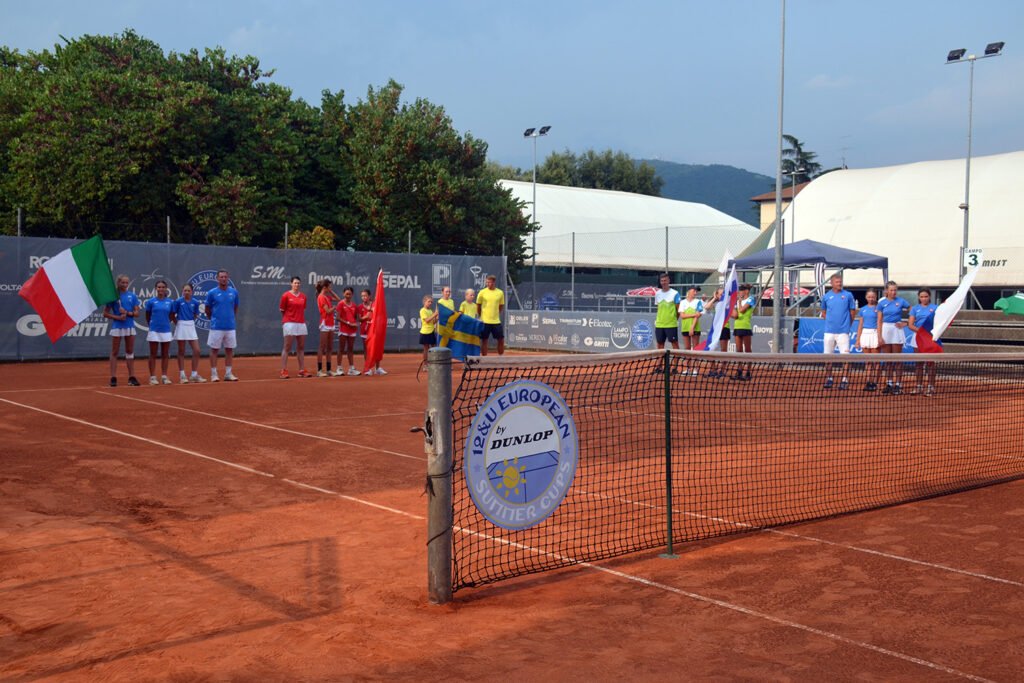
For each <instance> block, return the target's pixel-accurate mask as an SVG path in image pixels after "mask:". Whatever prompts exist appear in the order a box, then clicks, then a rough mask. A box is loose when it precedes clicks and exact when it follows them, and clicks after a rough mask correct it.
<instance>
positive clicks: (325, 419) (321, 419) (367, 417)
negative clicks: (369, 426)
mask: <svg viewBox="0 0 1024 683" xmlns="http://www.w3.org/2000/svg"><path fill="white" fill-rule="evenodd" d="M406 415H419V416H421V417H422V416H423V411H422V410H412V411H408V412H404V413H374V414H372V415H370V414H367V415H340V416H336V415H332V416H330V417H307V418H303V419H301V420H268V421H267V422H264V423H263V424H268V425H280V424H295V423H298V422H328V421H330V422H337V421H340V420H370V419H374V418H378V417H405V416H406Z"/></svg>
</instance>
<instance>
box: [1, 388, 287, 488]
mask: <svg viewBox="0 0 1024 683" xmlns="http://www.w3.org/2000/svg"><path fill="white" fill-rule="evenodd" d="M0 401H2V402H3V403H9V404H11V405H12V406H18V407H19V408H25V409H26V410H34V411H36V412H37V413H43V414H44V415H50V416H52V417H56V418H60V419H61V420H67V421H68V422H76V423H78V424H80V425H85V426H86V427H94V428H96V429H102V430H103V431H105V432H110V433H111V434H117V435H118V436H124V437H127V438H129V439H135V440H136V441H143V442H145V443H148V444H152V445H154V446H160V447H162V448H170V449H171V450H174V451H178V452H179V453H184V454H186V455H191V456H193V457H195V458H202V459H203V460H210V461H213V462H216V463H220V464H221V465H227V466H228V467H234V468H235V469H238V470H242V471H243V472H250V473H252V474H258V475H260V476H261V477H270V478H273V477H274V475H273V474H270V473H269V472H262V471H260V470H257V469H253V468H252V467H246V466H245V465H239V464H238V463H234V462H230V461H229V460H221V459H220V458H215V457H213V456H211V455H203V454H202V453H197V452H195V451H190V450H188V449H187V448H178V447H177V446H171V445H170V444H166V443H163V442H161V441H155V440H153V439H147V438H146V437H144V436H139V435H137V434H130V433H128V432H122V431H121V430H120V429H114V428H112V427H105V426H103V425H101V424H96V423H94V422H86V421H85V420H79V419H78V418H77V417H71V416H70V415H62V414H60V413H54V412H52V411H50V410H44V409H42V408H36V407H35V406H30V405H26V404H24V403H18V402H17V401H12V400H10V399H6V398H0Z"/></svg>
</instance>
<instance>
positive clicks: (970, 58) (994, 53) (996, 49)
mask: <svg viewBox="0 0 1024 683" xmlns="http://www.w3.org/2000/svg"><path fill="white" fill-rule="evenodd" d="M966 52H967V51H966V50H952V51H950V53H949V54H948V55H947V56H946V64H963V63H964V62H967V63H968V64H969V65H970V76H969V77H968V86H967V159H966V161H965V168H964V201H963V204H961V205H960V209H961V210H963V212H964V241H963V246H962V247H961V249H960V264H959V267H958V268H957V272H958V273H959V274H960V277H961V278H962V277H963V276H964V275H966V274H967V266H966V265H965V264H964V260H965V257H966V255H967V249H968V244H969V240H968V238H969V235H970V225H971V143H972V137H973V129H974V63H975V62H976V61H978V60H979V59H986V58H988V57H998V56H999V55H1001V54H1002V52H1003V43H989V44H988V45H987V46H986V47H985V53H984V54H983V55H981V56H980V57H979V56H977V55H966V56H965V54H966Z"/></svg>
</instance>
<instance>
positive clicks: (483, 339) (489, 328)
mask: <svg viewBox="0 0 1024 683" xmlns="http://www.w3.org/2000/svg"><path fill="white" fill-rule="evenodd" d="M486 281H487V287H486V288H485V289H482V290H480V293H479V294H477V295H476V307H477V309H478V311H479V313H478V316H477V317H479V318H480V322H482V323H483V324H484V330H483V332H481V333H480V353H481V354H482V355H484V356H486V355H487V346H488V344H487V340H488V339H490V338H491V337H492V336H493V337H494V339H495V340H497V342H498V355H499V356H500V355H501V354H503V353H505V330H504V328H502V326H501V314H502V313H504V312H505V292H503V291H501V290H500V289H498V288H497V287H496V286H495V283H496V282H497V281H498V278H496V277H495V276H493V275H488V276H487V280H486Z"/></svg>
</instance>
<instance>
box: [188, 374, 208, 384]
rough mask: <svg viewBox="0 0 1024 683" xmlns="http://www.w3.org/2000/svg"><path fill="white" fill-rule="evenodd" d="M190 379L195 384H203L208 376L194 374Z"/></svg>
mask: <svg viewBox="0 0 1024 683" xmlns="http://www.w3.org/2000/svg"><path fill="white" fill-rule="evenodd" d="M189 381H190V382H193V383H195V384H202V383H204V382H205V381H206V378H205V377H203V376H202V375H192V379H190V380H189Z"/></svg>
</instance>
